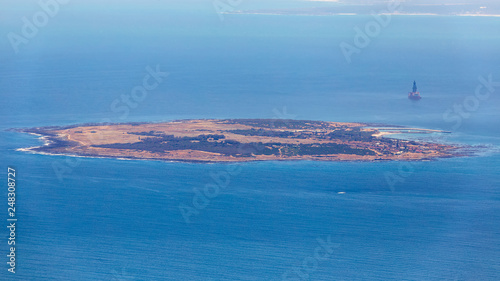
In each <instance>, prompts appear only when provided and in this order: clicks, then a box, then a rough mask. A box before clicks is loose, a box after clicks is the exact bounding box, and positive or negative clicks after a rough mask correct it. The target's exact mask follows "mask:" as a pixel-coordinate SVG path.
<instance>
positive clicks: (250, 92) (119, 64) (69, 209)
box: [0, 3, 500, 281]
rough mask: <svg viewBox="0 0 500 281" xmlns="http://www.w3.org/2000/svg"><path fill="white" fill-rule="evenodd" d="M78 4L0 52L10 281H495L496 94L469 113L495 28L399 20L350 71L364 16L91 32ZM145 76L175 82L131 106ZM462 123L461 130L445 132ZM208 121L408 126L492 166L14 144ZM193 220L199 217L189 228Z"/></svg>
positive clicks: (199, 15) (109, 24)
mask: <svg viewBox="0 0 500 281" xmlns="http://www.w3.org/2000/svg"><path fill="white" fill-rule="evenodd" d="M78 5H80V4H76V3H75V4H74V5H73V6H71V5H68V6H66V7H65V9H64V10H63V9H61V11H60V12H59V14H58V15H57V16H55V17H54V18H51V19H50V22H49V24H48V25H47V26H45V27H43V28H41V29H40V31H39V32H38V34H37V35H36V36H35V37H33V38H31V39H30V40H29V42H28V43H27V44H22V45H20V46H19V53H17V54H15V53H14V51H13V49H12V47H11V46H10V44H9V42H8V40H7V39H6V37H5V36H4V37H2V39H1V40H2V41H1V43H0V51H1V53H3V54H7V55H2V63H1V64H0V97H1V99H2V102H1V103H0V155H1V158H0V163H1V165H0V168H1V169H2V171H1V173H0V175H1V177H2V179H1V180H0V182H4V184H3V187H2V188H0V190H1V192H0V194H1V198H3V199H2V201H4V203H2V204H1V205H2V206H4V207H2V209H1V210H0V217H2V218H4V222H3V224H5V225H6V224H7V222H6V218H7V184H6V177H7V167H8V166H10V167H14V168H15V169H16V171H17V175H16V179H17V195H16V198H17V201H16V211H17V212H16V213H17V217H18V222H17V228H16V249H17V251H16V262H17V264H16V274H15V275H14V274H11V273H9V272H8V271H7V269H8V265H6V261H7V258H6V255H7V254H8V245H7V237H8V235H9V233H8V232H7V229H6V228H5V227H2V228H1V231H0V234H1V236H0V237H3V238H2V239H4V241H0V245H1V246H0V253H2V255H1V256H2V258H1V259H0V261H2V264H3V266H2V272H1V273H0V280H65V281H66V280H500V153H499V147H500V118H499V110H500V85H498V83H496V84H497V85H496V86H495V87H496V91H491V92H490V94H489V95H488V96H487V97H485V98H484V99H481V100H479V99H477V98H476V100H475V99H474V95H475V91H476V88H477V87H478V85H482V84H481V82H480V79H479V77H483V78H484V79H486V80H488V76H489V75H491V77H492V80H493V81H494V82H496V81H499V82H500V55H499V53H498V50H499V47H500V33H499V30H500V18H485V17H426V16H399V17H397V16H394V17H393V18H392V20H391V22H390V24H389V25H388V26H387V27H383V28H382V29H381V32H380V34H378V35H377V36H374V37H373V38H372V39H371V41H370V43H369V44H368V45H367V46H366V47H364V48H362V49H360V52H359V53H355V54H353V55H352V61H351V63H348V62H347V61H346V59H345V57H344V55H343V54H342V52H341V50H340V48H339V45H340V44H341V43H342V42H347V43H349V44H354V43H353V42H354V41H353V40H354V37H355V34H356V32H355V30H354V27H355V26H359V27H361V28H364V26H365V25H366V24H368V23H370V22H372V21H373V18H372V17H370V16H341V17H313V16H259V15H224V21H220V19H219V17H218V16H217V14H215V12H214V11H211V10H209V9H208V10H196V9H195V10H192V11H184V10H183V12H179V13H173V12H171V13H169V12H168V11H161V10H160V11H154V12H151V11H149V13H148V14H147V16H145V15H144V14H145V13H143V14H141V11H140V10H139V11H135V10H125V9H123V10H119V11H118V10H117V11H115V12H114V13H116V14H112V13H113V12H111V11H108V13H107V14H106V13H104V12H103V15H104V14H106V17H104V16H102V17H96V18H95V19H92V18H89V17H88V14H86V13H85V12H81V10H80V9H79V6H78ZM36 8H37V7H36V6H34V8H33V13H34V12H36V11H37V9H36ZM24 13H26V11H24ZM88 13H90V12H88ZM28 15H29V16H30V15H31V13H28ZM22 16H23V14H22V13H21V12H18V13H17V14H11V15H4V16H3V17H4V20H5V24H3V25H2V26H1V27H0V30H1V31H2V34H7V33H8V32H11V31H14V32H17V33H20V30H21V27H22V22H21V20H20V18H21V17H22ZM148 66H149V67H150V68H152V69H156V68H157V67H158V68H159V69H160V71H161V72H168V73H169V75H168V77H166V78H164V79H162V81H161V82H160V83H158V85H157V86H156V87H155V88H154V89H152V90H150V91H148V93H147V95H146V96H145V98H144V99H143V100H141V101H140V102H137V103H134V104H133V106H131V105H127V106H126V105H125V103H124V102H122V101H121V96H122V95H129V94H130V93H131V90H132V89H133V88H134V87H135V86H139V85H142V81H143V78H144V77H145V76H146V75H147V74H148V71H147V70H146V68H147V67H148ZM413 80H416V81H417V84H418V86H419V91H420V92H421V95H422V97H423V99H422V100H421V101H419V102H412V101H409V100H408V99H407V93H408V91H410V90H411V85H412V83H413ZM482 91H483V93H487V92H486V87H483V88H482ZM115 100H118V103H119V105H121V106H125V107H128V109H129V110H128V112H127V114H125V113H124V111H117V110H116V108H115V110H113V106H112V104H113V103H114V101H115ZM455 105H462V106H463V108H465V112H464V114H463V115H458V114H456V113H448V115H447V117H444V116H443V114H445V115H446V112H447V111H448V110H453V109H454V106H455ZM194 118H292V119H307V120H325V121H357V122H368V123H381V124H394V125H405V126H414V127H421V128H429V129H443V130H447V131H452V133H451V134H446V135H445V136H442V135H426V136H419V137H421V138H423V139H425V138H428V139H432V140H439V141H444V142H448V143H458V144H465V145H473V146H480V148H478V152H477V156H475V157H463V158H453V159H440V160H436V161H427V162H377V163H364V162H345V163H328V162H309V161H298V162H259V163H244V164H191V163H176V162H162V161H125V160H118V159H93V158H73V157H65V156H50V155H36V154H29V153H25V152H22V151H16V149H18V148H22V147H29V146H35V145H40V144H42V142H41V141H40V140H38V139H37V137H36V136H31V135H25V134H19V133H16V132H11V131H7V129H9V128H22V127H36V126H49V125H68V124H78V123H86V122H102V121H111V122H133V121H151V122H157V121H168V120H176V119H194ZM458 120H459V121H458ZM457 122H460V124H458V123H457ZM217 183H218V184H220V185H221V188H220V190H219V191H220V192H219V193H218V194H216V196H213V197H212V198H209V199H206V200H201V199H200V196H199V194H200V192H203V190H204V188H206V186H207V184H208V185H210V184H212V187H213V184H217ZM180 206H181V207H182V206H184V207H186V206H187V207H189V208H191V209H190V210H195V213H194V214H192V215H190V216H188V217H189V223H187V222H186V219H185V216H183V213H182V210H181V209H182V208H180ZM320 241H322V242H320ZM325 243H326V244H328V247H326V248H321V245H325ZM318 247H320V248H318ZM317 249H320V250H321V249H322V250H321V255H323V257H324V258H321V259H318V258H317V254H318V251H317Z"/></svg>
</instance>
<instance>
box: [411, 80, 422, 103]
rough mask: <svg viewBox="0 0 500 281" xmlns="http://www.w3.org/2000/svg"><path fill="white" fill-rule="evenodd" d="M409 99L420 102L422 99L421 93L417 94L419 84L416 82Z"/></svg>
mask: <svg viewBox="0 0 500 281" xmlns="http://www.w3.org/2000/svg"><path fill="white" fill-rule="evenodd" d="M408 98H409V99H411V100H419V99H421V98H422V97H421V96H420V93H419V92H417V83H416V82H415V81H413V92H410V93H408Z"/></svg>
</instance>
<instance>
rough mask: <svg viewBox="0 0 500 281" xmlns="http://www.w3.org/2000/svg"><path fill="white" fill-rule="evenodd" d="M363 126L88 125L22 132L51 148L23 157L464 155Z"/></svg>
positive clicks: (264, 122)
mask: <svg viewBox="0 0 500 281" xmlns="http://www.w3.org/2000/svg"><path fill="white" fill-rule="evenodd" d="M379 128H380V130H379V129H378V128H376V127H374V126H372V125H368V124H362V123H338V122H323V121H302V120H282V119H226V120H215V119H213V120H180V121H172V122H165V123H127V124H84V125H75V126H66V127H39V128H30V129H19V130H18V131H21V132H25V133H31V134H37V135H39V136H41V137H42V138H43V139H44V141H45V142H46V143H45V145H43V146H40V147H32V148H24V149H22V150H24V151H30V152H34V153H47V154H63V155H74V156H89V157H112V158H129V159H154V160H171V161H190V162H241V161H259V160H323V161H374V160H428V159H434V158H440V157H453V156H459V155H458V153H457V152H456V151H457V147H455V146H451V145H445V144H438V143H425V142H415V141H410V140H400V139H391V138H386V137H384V136H385V135H388V134H394V133H402V132H404V133H413V132H415V133H423V132H424V133H425V132H439V131H436V130H425V129H417V128H400V127H390V126H380V127H379Z"/></svg>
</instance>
